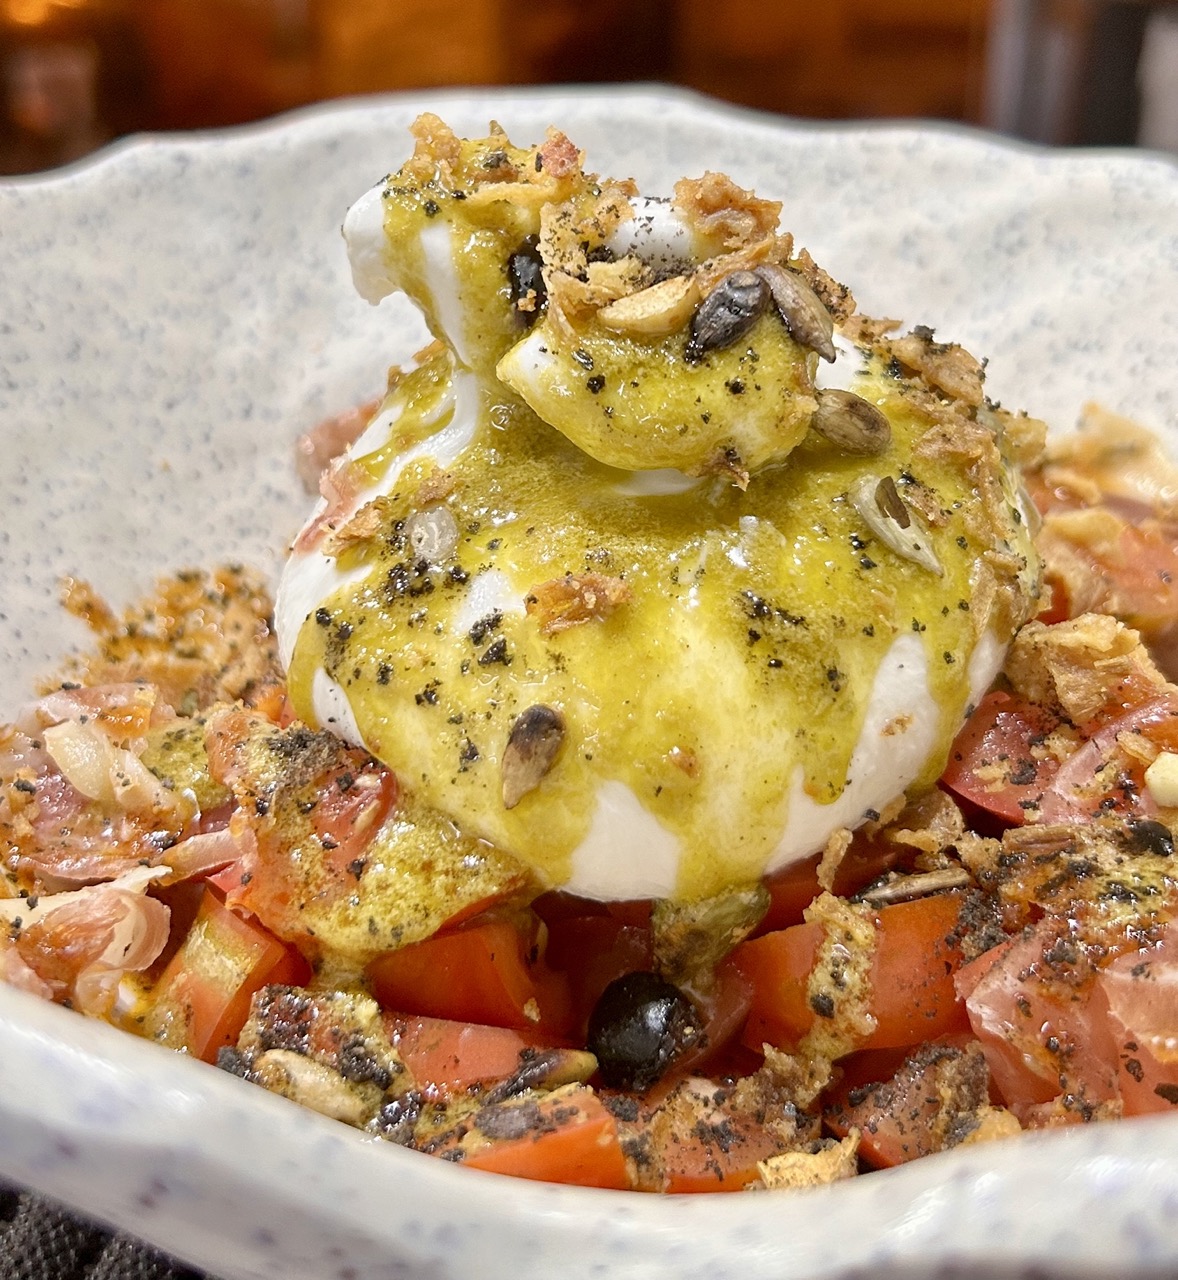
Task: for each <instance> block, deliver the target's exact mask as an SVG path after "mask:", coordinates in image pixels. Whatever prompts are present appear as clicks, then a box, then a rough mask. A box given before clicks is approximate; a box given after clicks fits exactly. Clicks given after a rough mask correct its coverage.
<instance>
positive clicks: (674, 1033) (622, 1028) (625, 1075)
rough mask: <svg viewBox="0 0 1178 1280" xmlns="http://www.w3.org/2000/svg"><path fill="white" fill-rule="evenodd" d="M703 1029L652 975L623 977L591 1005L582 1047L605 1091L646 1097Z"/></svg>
mask: <svg viewBox="0 0 1178 1280" xmlns="http://www.w3.org/2000/svg"><path fill="white" fill-rule="evenodd" d="M702 1031H703V1024H702V1022H701V1020H700V1016H699V1013H698V1012H697V1011H696V1008H695V1005H693V1004H692V1003H691V1001H690V1000H689V999H688V998H687V997H686V996H685V995H684V994H683V992H682V991H680V990H679V988H678V987H676V986H673V985H672V984H671V983H669V982H667V981H666V980H665V979H663V978H660V977H659V975H658V974H657V973H643V972H638V973H627V974H624V975H623V976H622V977H620V978H615V979H614V981H613V982H611V983H610V984H609V986H608V987H606V989H605V990H604V991H603V992H602V993H601V998H600V999H599V1000H598V1001H597V1004H596V1005H595V1006H594V1009H593V1013H592V1014H591V1016H590V1018H589V1036H588V1045H587V1048H588V1049H589V1052H590V1053H592V1054H593V1055H594V1056H595V1057H596V1058H597V1065H598V1069H599V1071H600V1072H601V1078H602V1080H603V1081H604V1082H605V1083H606V1084H607V1085H608V1086H609V1087H610V1088H612V1089H631V1090H634V1091H635V1092H637V1093H645V1092H646V1090H647V1089H649V1088H650V1087H651V1086H652V1085H654V1084H656V1083H657V1082H658V1081H659V1080H660V1079H661V1078H662V1077H663V1075H664V1074H665V1073H666V1071H667V1069H668V1068H669V1067H670V1066H671V1064H672V1063H673V1062H674V1061H675V1059H676V1058H678V1057H679V1056H680V1055H681V1054H682V1053H683V1051H684V1050H685V1049H687V1048H688V1047H689V1046H690V1045H693V1044H695V1043H697V1042H698V1040H699V1037H700V1035H701V1033H702Z"/></svg>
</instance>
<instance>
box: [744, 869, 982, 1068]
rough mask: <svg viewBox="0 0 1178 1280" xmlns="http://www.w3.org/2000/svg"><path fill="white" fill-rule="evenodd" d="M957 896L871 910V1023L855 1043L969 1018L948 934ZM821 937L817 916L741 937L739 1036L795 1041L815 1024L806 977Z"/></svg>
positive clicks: (881, 1045) (902, 1040)
mask: <svg viewBox="0 0 1178 1280" xmlns="http://www.w3.org/2000/svg"><path fill="white" fill-rule="evenodd" d="M961 903H962V898H961V895H960V894H957V893H944V894H937V895H934V896H932V897H927V898H917V899H915V900H914V901H912V902H897V903H893V904H892V905H890V906H886V907H881V908H880V909H879V910H878V911H876V912H875V913H874V923H875V936H876V948H875V955H874V956H873V958H872V962H871V973H870V978H871V999H870V1002H869V1005H868V1012H869V1013H870V1014H871V1015H872V1016H873V1017H874V1018H875V1020H876V1027H875V1030H874V1031H873V1032H872V1033H871V1034H870V1035H869V1036H867V1037H866V1038H865V1039H864V1041H863V1043H862V1044H860V1045H857V1046H856V1047H857V1048H859V1049H889V1048H902V1047H905V1046H908V1045H916V1044H921V1043H923V1042H924V1041H926V1040H931V1039H936V1037H938V1036H942V1035H947V1034H949V1033H951V1032H954V1031H962V1030H964V1029H965V1028H966V1027H967V1025H968V1022H967V1019H966V1015H965V1009H964V1006H963V1004H962V1002H961V1000H960V999H959V998H958V996H957V993H956V991H955V990H954V986H953V974H954V972H955V971H956V970H957V969H958V968H959V967H960V965H961V962H962V956H961V952H960V951H959V950H958V948H957V946H956V945H955V944H953V943H952V942H951V941H950V936H951V935H952V933H953V931H954V929H956V927H957V924H958V917H959V914H960V910H961ZM823 938H824V929H823V926H822V925H821V924H820V923H818V922H816V921H809V922H807V923H805V924H800V925H795V926H794V927H793V928H791V929H783V930H781V931H779V932H777V933H769V934H765V935H764V936H763V937H761V938H754V939H753V940H752V941H751V942H745V943H742V944H741V946H739V947H737V948H736V950H735V951H734V952H733V953H732V959H733V963H734V964H735V965H736V966H737V968H738V969H740V971H741V972H742V973H743V974H744V975H745V977H746V978H747V979H748V980H749V982H750V983H751V984H752V1002H751V1006H750V1011H749V1019H748V1023H747V1025H746V1027H745V1032H744V1036H743V1039H744V1043H745V1044H747V1045H748V1046H749V1047H750V1048H753V1049H759V1048H760V1047H761V1044H762V1043H763V1042H766V1041H767V1042H768V1043H770V1044H774V1045H777V1046H778V1047H782V1048H792V1047H794V1046H796V1045H797V1044H798V1042H799V1041H800V1040H801V1038H802V1037H803V1036H804V1035H805V1034H806V1032H807V1031H809V1030H810V1028H811V1027H812V1026H813V1024H814V1018H815V1011H814V1010H813V1009H812V1008H811V1006H810V1003H809V999H808V994H807V983H808V982H809V978H810V974H811V972H812V971H813V969H814V965H815V963H816V961H817V958H818V953H819V949H820V947H821V946H822V942H823Z"/></svg>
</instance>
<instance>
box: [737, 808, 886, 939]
mask: <svg viewBox="0 0 1178 1280" xmlns="http://www.w3.org/2000/svg"><path fill="white" fill-rule="evenodd" d="M899 856H900V850H899V848H898V846H896V845H889V844H884V843H883V842H876V841H873V840H871V839H870V838H869V837H867V836H866V835H865V834H864V833H863V832H861V831H860V832H857V833H856V834H855V838H854V840H853V841H852V843H851V847H850V848H849V849H848V850H847V852H846V854H845V855H844V856H843V860H842V862H840V863H839V866H838V870H837V871H836V872H835V876H834V890H833V891H834V892H835V893H836V894H838V895H839V896H840V897H843V898H845V897H849V896H850V895H851V894H854V893H858V892H859V890H860V889H863V888H865V887H866V886H867V885H869V884H870V883H871V882H872V881H873V880H875V879H877V878H878V877H879V876H882V875H883V874H884V872H885V871H889V870H890V869H891V868H892V867H893V866H895V864H896V862H897V861H898V860H899ZM820 861H821V855H820V854H815V855H814V856H813V857H812V858H807V859H806V860H805V861H804V862H795V863H794V864H793V865H792V866H788V867H786V868H785V869H784V870H782V871H777V872H774V874H773V875H771V876H767V877H766V878H765V888H766V889H768V891H769V910H768V911H767V912H766V913H765V918H764V919H763V920H762V921H761V923H760V924H759V925H758V926H757V929H756V933H757V934H762V933H773V932H775V931H776V930H778V929H786V928H788V927H789V926H790V925H793V924H801V922H802V914H803V912H804V911H805V910H806V908H807V907H808V906H809V905H810V903H811V902H813V901H814V899H815V898H816V897H818V895H819V894H820V893H821V892H822V886H821V885H820V884H819V883H818V864H819V862H820Z"/></svg>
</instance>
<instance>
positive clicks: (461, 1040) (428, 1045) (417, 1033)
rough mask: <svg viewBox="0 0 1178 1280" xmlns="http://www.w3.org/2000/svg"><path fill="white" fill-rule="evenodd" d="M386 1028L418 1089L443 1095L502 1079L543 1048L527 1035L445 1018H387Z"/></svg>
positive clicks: (542, 1045) (535, 1038)
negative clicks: (530, 1055) (425, 1089)
mask: <svg viewBox="0 0 1178 1280" xmlns="http://www.w3.org/2000/svg"><path fill="white" fill-rule="evenodd" d="M385 1025H386V1027H387V1028H388V1031H389V1038H390V1040H391V1041H392V1043H393V1046H394V1047H395V1048H396V1050H397V1052H398V1053H399V1054H400V1055H401V1058H402V1059H403V1060H404V1062H405V1065H406V1066H407V1067H408V1068H409V1070H410V1072H411V1073H412V1075H413V1079H414V1081H415V1082H416V1084H417V1086H418V1087H419V1088H427V1089H430V1090H433V1091H437V1092H439V1093H442V1094H456V1093H467V1092H469V1091H470V1090H471V1089H473V1088H476V1087H477V1086H479V1085H488V1084H496V1083H498V1082H499V1081H500V1080H506V1079H507V1078H508V1077H509V1076H511V1075H514V1073H515V1072H516V1071H517V1070H518V1069H519V1067H520V1065H521V1063H522V1062H523V1061H525V1059H526V1058H527V1056H528V1055H529V1054H532V1053H535V1052H536V1050H538V1049H543V1048H545V1047H547V1046H545V1045H544V1040H543V1037H542V1036H538V1035H534V1034H532V1033H529V1032H524V1031H512V1030H510V1029H508V1028H507V1027H485V1026H478V1025H476V1024H474V1023H471V1022H453V1021H450V1020H449V1019H447V1018H423V1017H412V1016H407V1015H401V1014H386V1015H385Z"/></svg>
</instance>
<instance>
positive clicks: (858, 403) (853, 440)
mask: <svg viewBox="0 0 1178 1280" xmlns="http://www.w3.org/2000/svg"><path fill="white" fill-rule="evenodd" d="M810 425H811V426H812V427H813V428H814V430H815V431H817V432H818V434H819V435H820V436H825V437H826V439H827V440H829V441H830V442H831V444H835V445H838V447H839V448H840V449H845V450H846V451H847V452H848V453H883V451H884V450H885V449H886V448H887V447H888V445H890V444H891V443H892V426H891V423H890V422H888V420H887V418H886V417H885V416H884V415H883V413H881V412H880V410H879V409H877V408H876V407H875V405H873V404H871V403H870V402H869V401H867V400H864V399H863V397H862V396H857V395H855V393H854V392H853V391H838V390H833V389H831V390H827V391H819V392H818V408H817V409H815V410H814V414H813V416H812V417H811V419H810Z"/></svg>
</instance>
